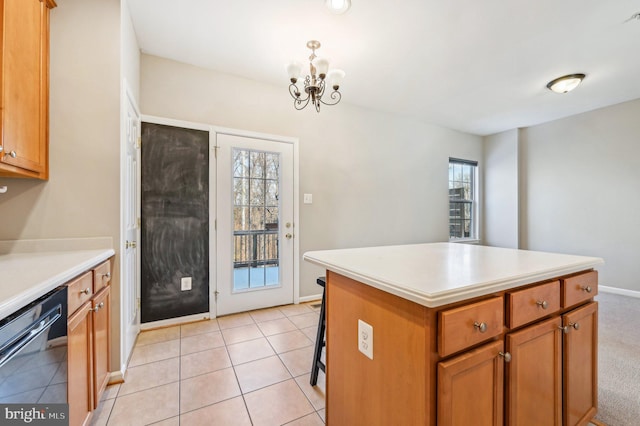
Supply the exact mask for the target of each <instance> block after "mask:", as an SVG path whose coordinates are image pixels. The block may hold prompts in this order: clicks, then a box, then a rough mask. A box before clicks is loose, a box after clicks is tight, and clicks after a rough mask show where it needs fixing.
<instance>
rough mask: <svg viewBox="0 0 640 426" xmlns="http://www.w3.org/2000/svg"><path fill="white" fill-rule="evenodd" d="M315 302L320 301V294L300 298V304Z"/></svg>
mask: <svg viewBox="0 0 640 426" xmlns="http://www.w3.org/2000/svg"><path fill="white" fill-rule="evenodd" d="M315 300H322V293H320V294H313V295H311V296H304V297H301V298H300V303H305V302H313V301H315Z"/></svg>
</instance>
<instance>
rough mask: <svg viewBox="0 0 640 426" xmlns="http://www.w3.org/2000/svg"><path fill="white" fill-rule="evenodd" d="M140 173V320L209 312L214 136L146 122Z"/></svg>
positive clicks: (143, 131)
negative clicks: (188, 285)
mask: <svg viewBox="0 0 640 426" xmlns="http://www.w3.org/2000/svg"><path fill="white" fill-rule="evenodd" d="M141 169H142V170H141V189H142V191H141V203H142V205H141V213H142V217H141V241H140V259H141V271H140V275H141V277H140V278H141V283H140V287H141V293H142V294H141V297H140V310H141V321H142V322H143V323H145V322H151V321H158V320H163V319H168V318H177V317H181V316H185V315H193V314H199V313H204V312H209V132H206V131H202V130H193V129H183V128H179V127H173V126H165V125H160V124H152V123H142V148H141ZM183 277H191V279H192V289H191V290H188V291H181V278H183Z"/></svg>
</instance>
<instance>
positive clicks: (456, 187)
mask: <svg viewBox="0 0 640 426" xmlns="http://www.w3.org/2000/svg"><path fill="white" fill-rule="evenodd" d="M477 169H478V162H476V161H469V160H460V159H457V158H449V240H450V241H454V240H460V239H477V238H478V224H477V220H478V215H477V211H478V208H477V199H476V197H477V195H478V191H477V187H476V182H477V176H476V175H477Z"/></svg>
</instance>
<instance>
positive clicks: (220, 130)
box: [209, 126, 300, 318]
mask: <svg viewBox="0 0 640 426" xmlns="http://www.w3.org/2000/svg"><path fill="white" fill-rule="evenodd" d="M211 132H212V134H213V135H214V143H215V144H216V147H215V149H217V136H218V135H219V134H220V135H229V136H239V137H245V138H252V139H262V140H266V141H270V142H279V143H286V144H290V145H292V146H293V303H295V304H298V303H299V302H300V273H299V271H300V238H299V236H300V208H299V202H300V200H299V198H300V196H299V195H300V194H299V193H300V184H299V180H300V179H299V178H300V160H299V139H298V138H294V137H291V136H281V135H274V134H269V133H261V132H253V131H249V130H239V129H232V128H228V127H220V126H211ZM216 162H217V159H216ZM209 164H210V165H211V163H209ZM213 171H214V172H215V170H213ZM211 173H212V170H211V169H209V177H210V178H211ZM210 184H211V182H210ZM214 184H215V182H214ZM216 201H217V197H216ZM216 207H217V206H216ZM209 212H210V214H211V212H212V210H210V211H209ZM213 212H214V214H216V215H217V211H215V210H213ZM212 219H213V220H216V219H217V218H214V217H212ZM212 244H215V241H213V242H212ZM217 253H218V251H217V247H216V254H217ZM212 275H213V274H209V278H210V280H211V282H210V288H211V289H212V291H211V293H212V294H211V296H210V299H209V301H210V303H211V307H210V312H211V315H212V316H211V317H212V318H215V317H216V307H217V305H216V294H215V293H216V292H217V291H218V283H217V282H216V281H215V277H213V276H212Z"/></svg>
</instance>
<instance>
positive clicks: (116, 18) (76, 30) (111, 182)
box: [0, 0, 120, 365]
mask: <svg viewBox="0 0 640 426" xmlns="http://www.w3.org/2000/svg"><path fill="white" fill-rule="evenodd" d="M57 4H58V7H57V8H55V9H53V10H52V11H51V59H50V66H51V71H50V73H51V80H50V87H51V89H50V138H49V140H50V158H49V161H50V173H49V175H50V178H49V181H47V182H41V181H33V180H26V179H9V178H0V185H7V186H8V187H9V191H8V192H7V193H6V194H4V195H3V196H2V197H0V218H1V222H2V225H0V240H13V239H47V238H74V237H111V238H113V243H114V248H116V251H117V247H118V246H119V235H120V233H119V218H120V215H119V209H120V186H119V185H120V169H119V158H120V153H119V140H120V139H119V138H120V133H119V128H120V123H119V120H120V115H119V108H120V100H119V93H120V92H119V87H120V42H119V40H120V35H119V31H120V2H119V1H118V0H58V1H57ZM115 272H116V273H117V269H116V271H115ZM114 278H115V279H114V283H116V285H115V286H114V289H113V290H114V295H113V296H112V300H113V305H114V309H113V315H114V317H115V318H117V317H118V315H119V306H118V303H119V296H118V295H119V288H118V286H117V283H118V277H117V276H116V277H114ZM114 332H116V333H117V334H116V335H114V336H113V337H114V339H113V340H114V342H115V344H114V346H116V348H114V351H113V352H112V359H114V361H115V362H118V361H119V355H118V351H119V345H118V344H117V342H118V339H119V328H118V327H114ZM116 365H117V364H116Z"/></svg>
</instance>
